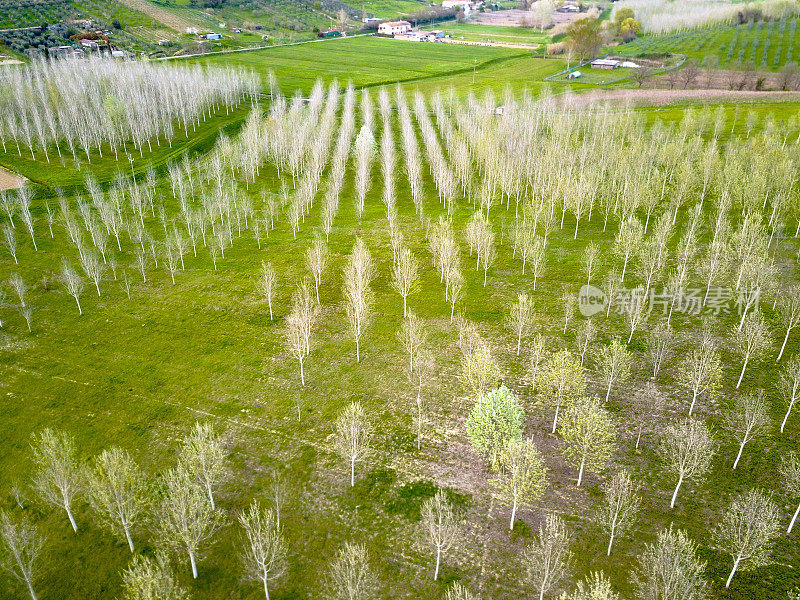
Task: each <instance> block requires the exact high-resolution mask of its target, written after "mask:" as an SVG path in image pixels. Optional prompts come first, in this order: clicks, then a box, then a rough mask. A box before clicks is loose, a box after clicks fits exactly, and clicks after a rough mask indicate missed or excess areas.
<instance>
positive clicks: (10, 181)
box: [0, 167, 28, 190]
mask: <svg viewBox="0 0 800 600" xmlns="http://www.w3.org/2000/svg"><path fill="white" fill-rule="evenodd" d="M26 181H28V180H27V179H25V178H24V177H20V176H19V175H14V174H13V173H9V172H8V171H6V170H5V169H4V168H2V167H0V190H15V189H17V188H21V187H22V186H23V185H25V182H26Z"/></svg>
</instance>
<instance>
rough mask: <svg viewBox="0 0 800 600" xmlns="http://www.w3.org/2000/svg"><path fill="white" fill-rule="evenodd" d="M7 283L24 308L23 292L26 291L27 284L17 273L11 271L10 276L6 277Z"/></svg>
mask: <svg viewBox="0 0 800 600" xmlns="http://www.w3.org/2000/svg"><path fill="white" fill-rule="evenodd" d="M8 285H9V287H11V289H12V290H14V293H15V294H16V295H17V298H19V304H20V306H21V307H22V308H25V294H26V293H27V292H28V284H27V283H25V280H24V279H22V277H20V275H19V273H12V274H11V277H9V278H8Z"/></svg>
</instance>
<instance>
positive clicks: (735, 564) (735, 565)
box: [725, 558, 740, 588]
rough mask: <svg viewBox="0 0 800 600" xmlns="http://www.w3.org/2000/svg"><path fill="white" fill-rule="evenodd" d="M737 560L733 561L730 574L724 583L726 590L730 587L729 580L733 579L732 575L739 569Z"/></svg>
mask: <svg viewBox="0 0 800 600" xmlns="http://www.w3.org/2000/svg"><path fill="white" fill-rule="evenodd" d="M739 560H740V559H738V558H737V559H736V560H735V561H733V569H731V574H730V575H728V581H726V582H725V587H726V588H729V587H730V586H731V579H733V574H734V573H736V569H737V568H739Z"/></svg>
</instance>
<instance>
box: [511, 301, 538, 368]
mask: <svg viewBox="0 0 800 600" xmlns="http://www.w3.org/2000/svg"><path fill="white" fill-rule="evenodd" d="M508 324H509V326H510V327H511V329H512V330H513V331H514V333H515V334H516V337H517V356H519V351H520V347H521V346H522V337H523V336H524V335H525V334H526V333H527V332H528V330H530V328H531V325H532V324H533V300H531V298H530V297H529V296H528V294H517V301H516V302H515V303H514V304H512V305H511V309H510V311H509V314H508Z"/></svg>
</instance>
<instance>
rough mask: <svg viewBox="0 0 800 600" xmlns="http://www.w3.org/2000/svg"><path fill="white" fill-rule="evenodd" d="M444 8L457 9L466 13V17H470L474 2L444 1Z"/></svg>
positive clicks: (467, 0) (464, 0) (460, 0)
mask: <svg viewBox="0 0 800 600" xmlns="http://www.w3.org/2000/svg"><path fill="white" fill-rule="evenodd" d="M442 8H455V9H460V10H463V11H464V14H465V15H469V13H470V11H471V10H472V2H470V1H469V0H442Z"/></svg>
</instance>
